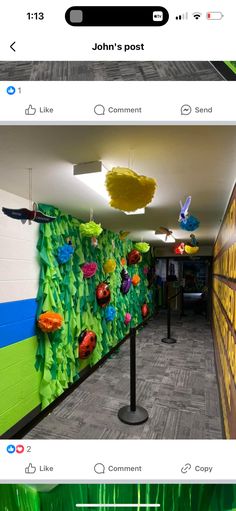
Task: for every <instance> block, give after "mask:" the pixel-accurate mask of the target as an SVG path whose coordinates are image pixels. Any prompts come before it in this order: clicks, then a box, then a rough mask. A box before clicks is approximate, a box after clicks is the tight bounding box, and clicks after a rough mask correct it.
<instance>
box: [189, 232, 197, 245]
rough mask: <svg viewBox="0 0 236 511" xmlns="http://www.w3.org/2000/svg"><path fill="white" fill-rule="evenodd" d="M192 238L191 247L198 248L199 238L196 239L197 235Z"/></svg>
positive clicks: (192, 235)
mask: <svg viewBox="0 0 236 511" xmlns="http://www.w3.org/2000/svg"><path fill="white" fill-rule="evenodd" d="M190 238H191V242H190V245H191V246H192V247H197V246H198V241H197V238H196V236H195V234H190Z"/></svg>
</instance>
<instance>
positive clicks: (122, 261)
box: [120, 257, 126, 266]
mask: <svg viewBox="0 0 236 511" xmlns="http://www.w3.org/2000/svg"><path fill="white" fill-rule="evenodd" d="M120 262H121V264H122V266H125V265H126V259H125V257H122V258H121V260H120Z"/></svg>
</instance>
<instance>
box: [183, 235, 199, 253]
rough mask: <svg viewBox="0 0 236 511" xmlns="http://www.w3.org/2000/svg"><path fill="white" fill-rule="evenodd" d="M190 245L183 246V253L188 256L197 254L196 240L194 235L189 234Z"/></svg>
mask: <svg viewBox="0 0 236 511" xmlns="http://www.w3.org/2000/svg"><path fill="white" fill-rule="evenodd" d="M190 240H191V241H190V243H188V244H187V245H185V252H186V254H188V255H194V254H197V253H198V251H199V246H198V242H197V238H196V236H195V235H194V234H190Z"/></svg>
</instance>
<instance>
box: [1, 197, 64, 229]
mask: <svg viewBox="0 0 236 511" xmlns="http://www.w3.org/2000/svg"><path fill="white" fill-rule="evenodd" d="M2 212H3V213H4V215H6V216H9V217H10V218H14V219H15V220H20V221H21V223H22V224H25V223H26V222H27V220H28V222H29V225H30V224H31V222H36V223H37V224H47V223H49V222H53V221H54V220H56V217H55V216H50V215H45V214H44V213H42V212H41V211H39V210H38V206H37V204H36V202H34V203H33V210H30V209H27V208H20V209H11V208H2Z"/></svg>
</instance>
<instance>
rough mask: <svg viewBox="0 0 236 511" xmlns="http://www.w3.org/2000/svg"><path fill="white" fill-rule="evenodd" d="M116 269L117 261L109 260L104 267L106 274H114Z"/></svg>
mask: <svg viewBox="0 0 236 511" xmlns="http://www.w3.org/2000/svg"><path fill="white" fill-rule="evenodd" d="M115 269H116V261H115V259H107V261H106V262H105V263H104V265H103V270H104V271H105V273H113V271H115Z"/></svg>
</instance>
